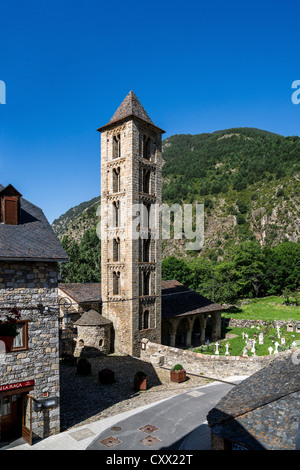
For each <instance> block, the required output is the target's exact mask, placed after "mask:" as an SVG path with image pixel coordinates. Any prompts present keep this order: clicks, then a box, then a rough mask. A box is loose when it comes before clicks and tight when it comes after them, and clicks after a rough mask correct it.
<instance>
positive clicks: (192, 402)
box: [0, 377, 245, 452]
mask: <svg viewBox="0 0 300 470" xmlns="http://www.w3.org/2000/svg"><path fill="white" fill-rule="evenodd" d="M244 378H245V377H235V378H229V379H228V382H231V384H230V383H228V384H227V383H222V382H217V381H216V382H212V383H211V384H209V385H204V386H202V387H198V388H195V389H193V390H188V391H186V392H184V393H182V394H179V395H175V396H173V397H171V398H167V399H164V400H161V401H159V402H158V403H157V404H151V405H145V406H143V407H140V408H139V409H136V410H131V411H127V412H124V413H122V414H120V415H115V416H111V417H110V418H106V419H103V420H98V421H95V422H92V423H89V424H85V425H83V426H80V427H78V428H71V429H70V430H68V431H65V432H62V433H60V434H56V435H54V436H50V437H48V438H46V439H43V440H40V441H37V442H35V443H34V444H33V445H32V446H29V445H28V444H27V443H25V442H24V441H23V440H22V439H18V440H17V441H15V442H12V443H9V444H8V445H4V446H3V447H2V448H1V449H0V451H1V450H106V451H107V450H109V451H112V452H114V451H116V452H117V451H119V450H125V451H130V450H136V451H138V450H150V451H155V450H183V451H188V450H195V451H196V450H209V449H210V433H209V428H208V425H207V424H206V416H207V414H208V412H209V410H211V409H212V408H213V407H214V406H215V405H216V404H217V403H218V402H219V400H220V399H221V398H222V397H223V396H224V395H226V394H227V393H228V392H229V391H230V390H231V389H232V387H234V384H237V383H239V382H241V381H242V380H243V379H244ZM106 439H107V440H106ZM105 440H106V441H105ZM103 441H104V442H103Z"/></svg>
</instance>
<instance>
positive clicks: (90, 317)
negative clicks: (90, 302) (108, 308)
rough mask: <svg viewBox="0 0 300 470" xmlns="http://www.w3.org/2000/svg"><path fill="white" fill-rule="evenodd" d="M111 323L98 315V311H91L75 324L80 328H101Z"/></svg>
mask: <svg viewBox="0 0 300 470" xmlns="http://www.w3.org/2000/svg"><path fill="white" fill-rule="evenodd" d="M109 323H111V321H110V320H107V318H105V317H103V316H102V315H100V313H98V312H97V311H96V310H93V309H91V310H89V311H88V312H85V313H84V314H83V315H82V316H81V317H80V318H79V320H77V321H76V322H74V325H78V326H100V325H108V324H109Z"/></svg>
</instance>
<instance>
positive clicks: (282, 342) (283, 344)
mask: <svg viewBox="0 0 300 470" xmlns="http://www.w3.org/2000/svg"><path fill="white" fill-rule="evenodd" d="M280 343H281V345H282V346H285V338H284V337H283V336H282V338H281V340H280Z"/></svg>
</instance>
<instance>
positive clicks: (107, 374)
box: [98, 368, 115, 384]
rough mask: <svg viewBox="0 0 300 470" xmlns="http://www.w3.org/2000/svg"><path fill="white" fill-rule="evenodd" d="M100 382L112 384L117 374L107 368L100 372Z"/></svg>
mask: <svg viewBox="0 0 300 470" xmlns="http://www.w3.org/2000/svg"><path fill="white" fill-rule="evenodd" d="M98 378H99V382H101V383H103V384H111V383H113V382H114V381H115V373H114V371H113V370H112V369H109V368H106V369H102V370H100V371H99V372H98Z"/></svg>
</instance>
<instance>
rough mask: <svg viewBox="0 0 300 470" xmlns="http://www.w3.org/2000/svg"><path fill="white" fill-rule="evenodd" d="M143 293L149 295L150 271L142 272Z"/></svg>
mask: <svg viewBox="0 0 300 470" xmlns="http://www.w3.org/2000/svg"><path fill="white" fill-rule="evenodd" d="M143 295H150V273H149V272H147V271H145V272H144V273H143Z"/></svg>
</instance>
